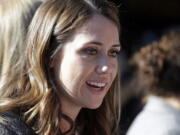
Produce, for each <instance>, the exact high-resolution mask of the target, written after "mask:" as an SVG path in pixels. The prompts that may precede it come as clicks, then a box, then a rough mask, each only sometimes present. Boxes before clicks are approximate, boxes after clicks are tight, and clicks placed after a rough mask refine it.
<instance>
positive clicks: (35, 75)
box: [0, 0, 120, 135]
mask: <svg viewBox="0 0 180 135" xmlns="http://www.w3.org/2000/svg"><path fill="white" fill-rule="evenodd" d="M95 14H100V15H103V16H105V17H106V18H108V19H109V20H111V21H112V22H114V23H115V24H116V25H117V27H118V28H119V27H120V26H119V20H118V14H117V9H116V7H115V6H114V5H113V3H111V2H108V1H106V0H48V1H46V2H44V3H43V4H42V5H41V6H40V7H39V9H38V10H37V12H36V14H35V16H34V18H33V21H32V23H31V26H30V30H29V33H28V36H27V50H26V56H25V59H24V60H23V61H22V63H24V67H23V69H22V75H21V76H20V77H19V78H18V80H14V81H13V84H18V85H17V87H10V86H7V87H6V89H7V90H11V91H19V94H14V96H13V98H7V99H6V100H4V99H3V102H1V108H0V109H3V110H10V109H12V108H15V109H16V108H18V109H20V110H21V111H20V112H21V114H23V115H24V116H25V119H26V122H27V123H29V124H30V125H31V126H32V127H33V129H34V130H35V131H36V133H38V134H39V135H63V134H66V133H70V132H71V131H72V130H76V131H77V132H78V134H80V135H114V134H116V133H117V127H118V122H119V115H120V85H119V83H120V80H119V73H120V72H118V75H117V76H116V78H115V80H114V82H113V84H112V86H111V88H110V90H109V92H108V93H107V95H106V97H105V99H104V101H103V103H102V105H101V106H100V107H99V108H98V109H95V110H90V109H82V110H81V111H80V113H79V115H78V117H77V119H76V121H75V122H73V121H72V120H71V119H70V118H69V117H68V116H67V115H65V114H63V113H62V110H61V102H60V92H59V91H58V89H57V88H56V85H55V82H54V80H53V78H54V76H53V72H52V71H51V68H50V67H51V64H52V61H53V60H54V57H55V55H56V54H57V53H59V52H60V51H61V49H62V48H63V45H64V44H65V43H66V41H67V40H68V39H69V38H71V37H72V35H73V34H74V33H75V32H76V30H77V29H78V28H80V27H82V26H83V25H84V24H86V22H87V21H88V20H89V19H91V18H92V17H93V15H95ZM13 84H11V86H13ZM2 103H3V104H2ZM62 119H64V120H66V121H68V122H69V123H70V125H71V127H70V129H69V130H68V131H67V132H65V133H62V131H61V128H60V125H61V123H60V121H61V120H62Z"/></svg>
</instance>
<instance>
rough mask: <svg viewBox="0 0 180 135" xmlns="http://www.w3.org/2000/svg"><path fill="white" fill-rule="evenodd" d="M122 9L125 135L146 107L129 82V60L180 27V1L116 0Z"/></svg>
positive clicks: (130, 72) (122, 120) (122, 132)
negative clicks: (145, 47)
mask: <svg viewBox="0 0 180 135" xmlns="http://www.w3.org/2000/svg"><path fill="white" fill-rule="evenodd" d="M113 2H115V3H116V4H117V5H118V8H119V12H120V16H119V18H120V22H121V25H122V29H121V42H122V48H123V49H122V53H121V65H122V66H121V69H122V78H121V80H122V82H121V85H122V97H121V98H122V117H121V122H120V128H121V135H125V134H126V131H127V129H128V127H129V125H130V124H131V122H132V121H133V119H134V118H135V116H136V115H137V114H138V113H139V112H140V110H141V109H142V107H143V103H142V101H141V94H140V93H138V92H137V91H136V88H131V87H130V86H129V85H130V84H129V82H130V80H131V76H132V74H133V72H134V68H133V67H131V66H129V64H128V62H129V60H130V59H131V57H133V54H134V53H135V52H136V51H138V50H139V49H140V48H141V47H143V46H145V45H148V44H150V43H152V42H154V41H157V40H159V39H160V38H161V36H162V35H163V34H164V33H165V32H166V31H168V30H169V29H172V28H176V27H179V26H180V0H171V1H169V0H119V1H117V0H116V1H113Z"/></svg>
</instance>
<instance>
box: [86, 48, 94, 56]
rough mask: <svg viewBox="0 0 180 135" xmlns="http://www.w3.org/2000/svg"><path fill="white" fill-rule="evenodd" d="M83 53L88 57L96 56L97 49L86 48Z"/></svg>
mask: <svg viewBox="0 0 180 135" xmlns="http://www.w3.org/2000/svg"><path fill="white" fill-rule="evenodd" d="M84 52H85V53H86V54H88V55H95V54H97V49H95V48H86V49H85V50H84Z"/></svg>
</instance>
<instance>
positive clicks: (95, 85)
mask: <svg viewBox="0 0 180 135" xmlns="http://www.w3.org/2000/svg"><path fill="white" fill-rule="evenodd" d="M87 84H89V85H91V86H94V87H98V88H101V87H104V86H105V85H106V83H97V82H87Z"/></svg>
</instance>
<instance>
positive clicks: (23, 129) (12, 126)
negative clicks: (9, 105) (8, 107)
mask: <svg viewBox="0 0 180 135" xmlns="http://www.w3.org/2000/svg"><path fill="white" fill-rule="evenodd" d="M0 117H1V119H4V121H3V122H0V133H1V135H36V134H35V133H34V132H33V130H32V129H31V128H30V127H29V126H28V125H27V124H26V123H25V122H24V121H23V120H22V119H21V118H20V117H19V116H18V115H17V114H15V113H13V112H5V113H0Z"/></svg>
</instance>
